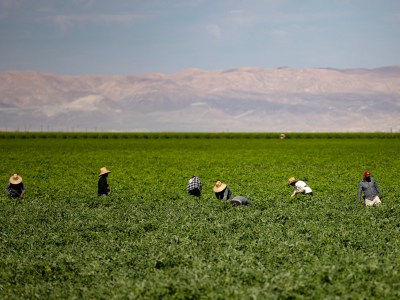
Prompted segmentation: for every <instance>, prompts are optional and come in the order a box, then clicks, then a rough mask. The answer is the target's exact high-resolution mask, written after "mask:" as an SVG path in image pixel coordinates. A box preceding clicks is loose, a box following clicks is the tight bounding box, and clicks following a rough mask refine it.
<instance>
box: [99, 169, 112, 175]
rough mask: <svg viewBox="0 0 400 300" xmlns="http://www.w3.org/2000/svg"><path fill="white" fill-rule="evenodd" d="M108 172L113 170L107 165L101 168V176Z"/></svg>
mask: <svg viewBox="0 0 400 300" xmlns="http://www.w3.org/2000/svg"><path fill="white" fill-rule="evenodd" d="M107 173H111V171H110V170H108V169H107V168H106V167H102V168H100V174H99V176H101V175H104V174H107Z"/></svg>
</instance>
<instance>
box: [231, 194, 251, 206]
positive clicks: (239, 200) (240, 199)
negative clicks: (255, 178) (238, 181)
mask: <svg viewBox="0 0 400 300" xmlns="http://www.w3.org/2000/svg"><path fill="white" fill-rule="evenodd" d="M229 202H230V203H232V206H239V205H250V204H251V201H250V200H249V199H248V198H246V197H244V196H236V197H234V198H233V199H232V200H229Z"/></svg>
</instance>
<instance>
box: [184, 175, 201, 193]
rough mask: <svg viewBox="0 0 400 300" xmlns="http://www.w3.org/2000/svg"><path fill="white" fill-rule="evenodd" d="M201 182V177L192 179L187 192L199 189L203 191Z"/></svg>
mask: <svg viewBox="0 0 400 300" xmlns="http://www.w3.org/2000/svg"><path fill="white" fill-rule="evenodd" d="M201 187H202V185H201V180H200V178H199V177H196V176H193V177H192V178H190V180H189V182H188V185H187V189H186V190H187V191H188V192H189V191H192V190H194V189H199V190H200V191H201Z"/></svg>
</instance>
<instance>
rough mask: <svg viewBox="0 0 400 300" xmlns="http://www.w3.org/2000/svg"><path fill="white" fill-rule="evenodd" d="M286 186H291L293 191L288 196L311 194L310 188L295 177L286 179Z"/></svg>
mask: <svg viewBox="0 0 400 300" xmlns="http://www.w3.org/2000/svg"><path fill="white" fill-rule="evenodd" d="M288 181H289V182H288V186H293V187H294V191H293V193H292V194H291V195H290V198H294V197H296V195H297V194H305V195H310V196H311V195H312V194H313V191H312V189H311V188H310V187H309V186H308V185H307V183H305V182H304V181H302V180H298V179H296V178H295V177H290V178H289V180H288Z"/></svg>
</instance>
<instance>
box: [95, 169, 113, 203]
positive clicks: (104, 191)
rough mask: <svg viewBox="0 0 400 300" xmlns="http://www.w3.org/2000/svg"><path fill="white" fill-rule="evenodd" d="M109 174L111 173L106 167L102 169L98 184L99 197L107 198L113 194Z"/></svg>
mask: <svg viewBox="0 0 400 300" xmlns="http://www.w3.org/2000/svg"><path fill="white" fill-rule="evenodd" d="M108 173H111V171H109V170H108V169H107V168H106V167H102V168H100V174H99V177H100V178H99V182H98V184H97V195H98V196H107V195H108V193H110V192H111V188H110V186H109V185H108V183H107V177H108Z"/></svg>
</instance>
